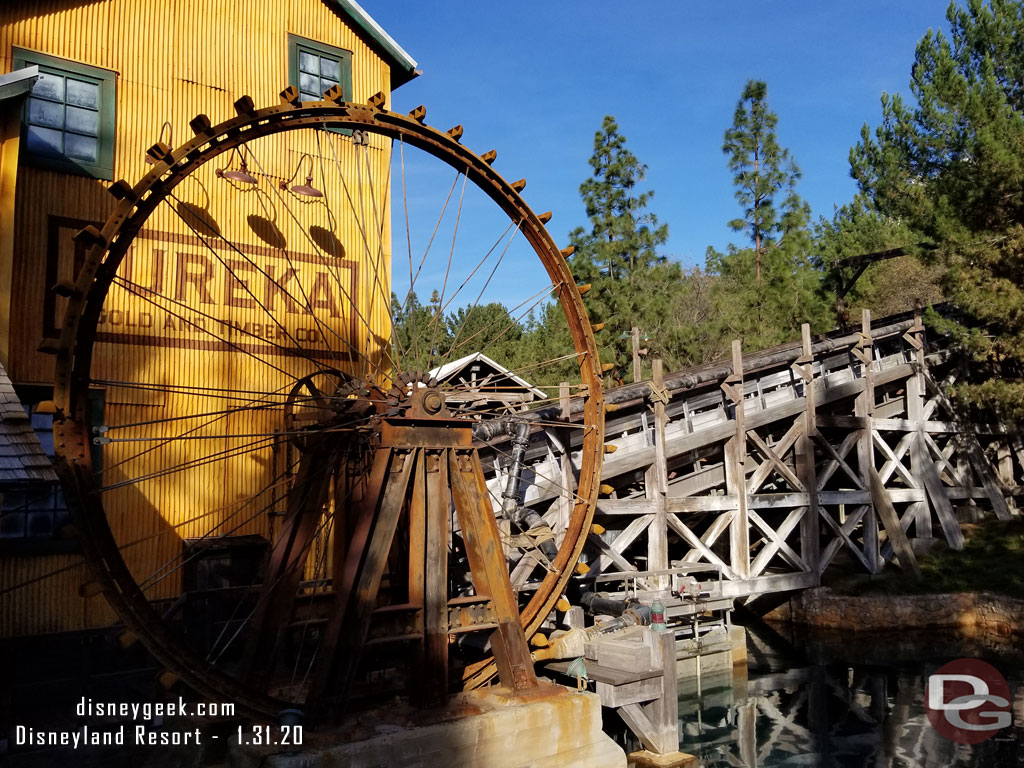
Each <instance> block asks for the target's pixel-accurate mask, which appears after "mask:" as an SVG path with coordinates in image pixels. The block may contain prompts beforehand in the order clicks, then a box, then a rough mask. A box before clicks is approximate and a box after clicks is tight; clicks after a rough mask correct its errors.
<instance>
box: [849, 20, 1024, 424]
mask: <svg viewBox="0 0 1024 768" xmlns="http://www.w3.org/2000/svg"><path fill="white" fill-rule="evenodd" d="M946 17H947V19H948V21H949V25H950V32H949V36H948V37H947V36H946V35H945V34H943V33H941V32H933V31H930V32H928V33H927V34H926V35H925V36H924V37H923V38H922V39H921V41H920V42H919V43H918V45H917V51H916V57H915V61H914V67H913V70H912V74H911V82H910V89H911V93H912V94H913V97H914V102H915V103H914V104H910V103H908V102H906V101H904V100H903V99H902V98H901V97H900V96H899V95H895V96H889V95H887V94H883V96H882V113H883V117H882V123H881V125H879V126H878V127H877V129H876V130H875V131H874V133H873V134H872V132H871V131H870V129H869V128H868V126H867V125H865V126H864V128H863V129H862V132H861V141H860V143H859V144H858V145H857V146H855V147H854V148H853V150H851V153H850V163H851V168H852V173H853V176H854V178H855V179H856V180H857V182H858V184H859V185H860V189H861V190H862V191H863V192H864V194H866V195H867V196H868V197H869V198H870V199H871V200H872V202H873V203H874V205H875V206H877V208H878V210H879V211H881V212H882V213H884V214H886V215H888V216H892V217H898V218H900V219H901V220H903V221H905V222H906V223H907V224H909V225H910V226H911V227H913V228H914V229H915V230H916V231H917V232H918V233H920V234H921V235H923V236H924V237H926V238H929V239H931V240H932V241H933V242H934V243H935V244H936V245H937V246H938V249H937V251H936V253H937V255H938V257H939V258H940V259H941V261H942V264H943V265H944V267H945V278H946V285H945V288H946V290H947V291H948V292H949V293H950V295H951V296H952V298H953V300H954V301H955V302H956V303H957V305H958V306H959V308H960V309H961V310H963V311H964V312H965V313H967V316H968V321H967V322H965V323H963V324H960V325H958V324H949V323H947V324H946V325H947V327H949V328H950V329H951V330H953V331H955V332H956V333H957V335H958V337H959V338H960V339H961V340H962V341H963V343H964V344H965V346H966V348H967V349H968V350H969V351H970V352H971V353H972V354H973V356H974V358H975V360H976V361H977V362H979V363H981V365H976V366H973V370H974V371H975V372H978V371H987V372H988V374H989V375H988V376H987V377H986V378H984V379H978V380H976V381H974V382H971V383H969V384H967V385H965V386H962V387H960V389H959V394H961V395H962V396H963V397H964V398H965V399H966V401H967V402H973V403H976V404H978V405H982V406H986V407H992V408H996V409H998V410H1001V411H1002V412H1003V413H1004V414H1005V415H1006V416H1009V417H1017V418H1019V417H1021V416H1024V56H1021V54H1020V41H1021V40H1022V39H1024V6H1022V5H1021V4H1020V3H1018V2H1011V1H1010V0H990V1H989V2H987V3H986V2H982V0H969V2H968V3H967V5H966V7H959V6H958V5H957V4H956V3H952V4H951V5H950V6H949V9H948V11H947V13H946Z"/></svg>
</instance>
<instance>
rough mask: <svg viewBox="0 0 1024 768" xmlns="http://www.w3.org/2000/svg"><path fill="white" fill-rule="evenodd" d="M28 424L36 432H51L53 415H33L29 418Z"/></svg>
mask: <svg viewBox="0 0 1024 768" xmlns="http://www.w3.org/2000/svg"><path fill="white" fill-rule="evenodd" d="M29 422H30V423H31V424H32V429H34V430H35V431H36V432H38V431H39V430H41V429H46V430H49V431H51V432H52V431H53V414H52V413H33V414H32V415H31V416H30V417H29Z"/></svg>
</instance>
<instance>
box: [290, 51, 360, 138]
mask: <svg viewBox="0 0 1024 768" xmlns="http://www.w3.org/2000/svg"><path fill="white" fill-rule="evenodd" d="M288 82H289V83H291V84H292V85H294V86H295V87H296V88H298V89H299V98H301V99H302V101H322V100H323V98H324V91H326V90H327V89H328V88H330V87H331V86H332V85H334V84H335V83H337V84H338V85H340V86H341V93H342V96H343V97H344V99H345V101H352V52H351V51H346V50H345V49H344V48H335V47H334V46H333V45H326V44H324V43H318V42H316V41H315V40H307V39H306V38H304V37H298V36H296V35H288ZM329 130H331V131H332V132H334V133H342V134H344V135H346V136H351V135H352V131H351V130H349V129H341V128H331V129H329Z"/></svg>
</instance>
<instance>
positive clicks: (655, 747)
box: [615, 704, 678, 754]
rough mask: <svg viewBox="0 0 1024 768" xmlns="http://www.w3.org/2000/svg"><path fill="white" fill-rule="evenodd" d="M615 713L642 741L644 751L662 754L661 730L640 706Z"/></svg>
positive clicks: (626, 707) (633, 706) (627, 707)
mask: <svg viewBox="0 0 1024 768" xmlns="http://www.w3.org/2000/svg"><path fill="white" fill-rule="evenodd" d="M677 706H678V705H677ZM615 711H616V712H618V713H619V717H621V718H622V719H623V721H625V723H626V725H628V726H629V730H631V731H632V732H633V733H634V734H636V737H637V738H638V739H640V743H641V744H643V745H644V749H648V750H650V751H651V752H654V753H655V754H660V751H659V750H660V748H661V730H660V729H659V728H657V727H655V725H654V723H652V722H651V721H650V719H649V718H648V717H647V714H646V713H645V712H644V708H643V707H642V706H640V704H627V705H625V706H624V707H619V708H618V709H617V710H615Z"/></svg>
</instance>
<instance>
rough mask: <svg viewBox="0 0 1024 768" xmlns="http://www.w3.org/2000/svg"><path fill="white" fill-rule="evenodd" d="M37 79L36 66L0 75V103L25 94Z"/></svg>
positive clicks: (37, 68)
mask: <svg viewBox="0 0 1024 768" xmlns="http://www.w3.org/2000/svg"><path fill="white" fill-rule="evenodd" d="M38 77H39V67H37V66H31V67H25V68H24V69H16V70H14V71H13V72H8V73H6V74H3V75H0V103H2V102H5V101H8V100H9V99H16V98H18V97H19V96H24V95H25V94H27V93H28V92H29V91H31V90H32V86H33V85H34V84H35V82H36V78H38Z"/></svg>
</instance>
